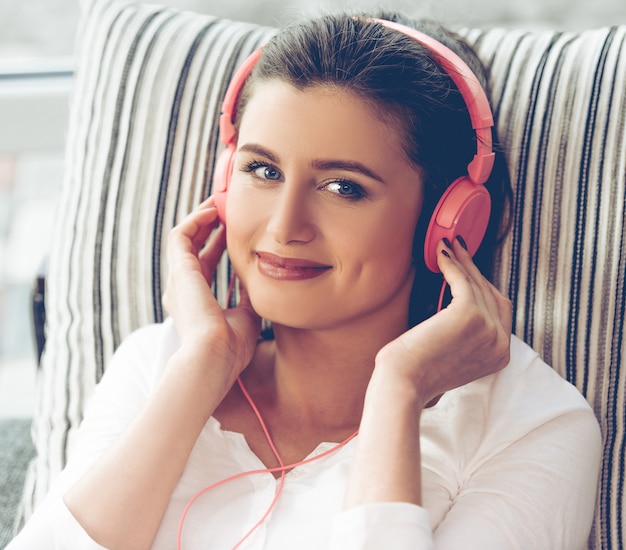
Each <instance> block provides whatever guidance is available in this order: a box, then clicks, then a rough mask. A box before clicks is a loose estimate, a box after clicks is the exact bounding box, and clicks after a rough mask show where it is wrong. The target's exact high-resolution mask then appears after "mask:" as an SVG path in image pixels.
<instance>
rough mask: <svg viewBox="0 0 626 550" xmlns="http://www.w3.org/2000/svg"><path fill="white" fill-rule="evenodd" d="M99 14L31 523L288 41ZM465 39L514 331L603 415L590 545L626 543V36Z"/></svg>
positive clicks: (57, 265) (69, 193)
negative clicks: (237, 72)
mask: <svg viewBox="0 0 626 550" xmlns="http://www.w3.org/2000/svg"><path fill="white" fill-rule="evenodd" d="M83 5H84V16H83V20H82V22H81V35H82V37H83V39H82V41H81V42H79V44H80V45H79V48H78V67H77V75H76V88H75V91H74V98H73V104H72V115H71V121H70V132H69V136H68V143H67V154H66V174H65V181H64V186H63V190H62V196H61V199H60V204H59V212H60V215H59V218H58V221H57V224H56V228H55V234H54V238H53V249H52V251H51V258H50V266H49V274H48V282H47V304H46V308H47V316H48V317H47V318H48V321H47V322H48V325H47V344H46V350H45V353H44V356H43V358H42V366H41V374H40V384H39V402H38V411H37V414H36V418H35V420H34V423H33V433H34V439H35V443H36V446H37V450H38V457H37V458H36V460H35V461H34V462H33V464H32V465H31V469H30V472H29V476H28V480H27V483H26V486H25V493H24V498H23V505H22V508H23V509H22V513H21V516H20V520H22V521H23V520H24V519H25V518H27V517H28V516H29V515H30V513H31V512H32V508H33V506H34V505H35V504H36V503H37V502H39V501H40V500H41V498H42V496H43V495H44V494H45V492H46V490H47V488H48V485H49V482H50V479H51V478H52V477H53V476H54V475H55V474H56V473H57V472H58V471H59V470H60V469H61V468H62V466H63V464H64V463H65V459H66V451H67V448H68V446H69V445H71V441H72V438H73V436H74V433H75V430H76V428H77V426H78V424H79V422H80V420H81V418H82V412H83V407H84V404H85V400H86V399H87V398H88V396H89V394H90V393H91V391H92V389H93V387H94V385H95V383H96V382H97V380H98V379H99V378H100V376H101V374H102V372H103V370H104V368H105V365H106V363H107V360H108V358H109V357H110V356H111V354H112V353H113V351H114V350H115V348H116V347H117V346H118V344H119V343H120V341H121V340H122V339H123V338H124V337H125V336H126V335H127V334H128V333H129V332H131V331H132V330H134V329H135V328H137V327H139V326H142V325H145V324H147V323H151V322H154V321H160V320H161V319H162V317H163V311H162V309H161V293H162V291H163V284H164V281H165V278H164V274H165V265H164V263H163V261H162V257H161V251H162V249H163V247H164V244H165V243H164V239H165V236H166V235H167V232H168V230H169V229H170V228H171V227H172V226H173V225H174V224H175V223H176V221H177V220H178V219H180V218H181V217H182V216H183V215H185V214H186V213H187V212H188V211H190V210H191V209H192V208H193V206H194V205H195V204H197V203H198V202H200V201H201V200H202V199H203V198H204V197H206V196H207V195H209V193H210V185H211V174H212V172H213V164H214V159H215V152H216V150H217V149H218V147H219V142H218V140H217V119H218V114H219V109H220V100H221V97H222V96H223V94H224V91H225V88H226V86H227V83H228V80H229V77H230V75H231V74H232V71H233V68H234V67H235V66H236V65H238V64H239V63H240V62H241V61H242V60H243V59H244V58H245V57H246V56H247V55H248V54H249V53H250V52H251V51H252V50H254V49H255V48H256V47H257V46H258V45H259V44H261V43H263V42H265V41H266V40H267V39H268V38H269V37H270V36H271V34H272V33H273V32H274V30H273V29H268V28H262V27H259V26H256V25H252V24H246V23H236V22H229V21H225V20H219V19H215V18H212V17H209V16H203V15H198V14H192V13H185V12H179V11H176V10H172V9H166V8H162V7H159V6H150V5H146V4H135V3H131V2H128V1H126V0H94V1H92V2H91V3H89V2H83ZM465 34H466V36H467V37H468V39H469V40H470V42H472V43H474V44H475V45H476V47H477V49H478V51H479V54H480V56H481V58H482V59H483V60H484V62H485V64H486V65H487V66H488V67H489V69H490V71H491V86H492V93H493V104H494V107H495V111H496V115H497V117H498V120H499V122H498V131H499V135H500V138H501V141H502V143H503V146H504V148H505V151H506V153H507V158H508V160H509V167H510V170H511V174H512V177H513V183H514V186H515V190H516V201H515V208H514V219H513V227H512V231H511V233H510V235H509V237H508V239H507V241H506V242H505V245H504V247H503V250H502V252H501V254H500V257H499V262H498V266H497V269H496V273H495V274H494V279H495V281H497V282H498V284H499V285H500V287H501V288H502V289H503V290H504V291H505V292H507V293H508V294H509V295H510V296H511V298H512V300H513V302H514V305H515V330H516V333H517V334H518V335H519V336H521V337H522V338H524V339H525V340H526V341H528V342H529V343H530V344H531V345H532V346H533V347H535V349H537V350H538V351H539V352H540V353H541V354H542V355H543V357H544V358H545V359H546V360H547V362H548V363H550V364H552V365H554V367H555V369H557V370H558V372H559V373H561V374H562V375H563V376H564V377H566V378H568V379H569V380H571V381H572V382H573V383H574V384H576V385H577V386H578V387H579V388H580V390H581V391H582V392H583V393H584V394H585V395H586V396H587V398H588V400H589V402H590V403H591V404H592V406H593V407H594V408H595V411H596V413H597V416H598V419H599V420H600V422H601V425H602V430H603V434H604V438H605V460H604V466H603V470H602V478H601V494H600V497H599V500H598V505H597V515H596V521H595V523H594V530H593V532H592V537H591V539H590V548H610V547H614V548H619V547H624V546H626V538H624V534H623V533H622V530H621V524H622V516H621V514H622V510H621V507H620V502H621V496H622V494H623V493H624V487H623V482H624V475H623V474H624V470H623V469H624V395H623V392H624V389H625V388H626V381H625V380H624V377H625V376H626V375H625V374H624V373H621V372H620V364H621V357H622V352H623V351H624V348H623V346H624V339H623V333H624V306H625V303H624V302H625V299H624V296H625V294H624V272H625V268H626V265H625V263H626V254H625V252H626V251H625V248H624V247H625V246H626V239H624V203H625V173H626V143H625V136H624V131H625V128H626V119H625V118H626V115H625V113H626V105H625V104H624V103H625V93H624V90H625V89H626V88H625V82H624V79H625V78H626V66H625V65H626V46H624V39H625V36H626V28H617V29H603V30H597V31H588V32H582V33H556V32H537V33H531V32H522V31H513V30H500V29H496V30H490V31H481V30H468V31H465ZM592 151H593V152H594V154H593V156H592V155H591V153H592ZM228 269H229V268H228V265H227V263H226V262H224V263H223V264H222V265H221V266H220V270H219V273H218V276H217V277H216V283H215V287H216V292H217V293H218V296H219V297H220V299H223V298H224V296H223V295H224V289H225V285H224V284H223V283H224V281H226V280H227V279H228ZM620 376H621V378H620Z"/></svg>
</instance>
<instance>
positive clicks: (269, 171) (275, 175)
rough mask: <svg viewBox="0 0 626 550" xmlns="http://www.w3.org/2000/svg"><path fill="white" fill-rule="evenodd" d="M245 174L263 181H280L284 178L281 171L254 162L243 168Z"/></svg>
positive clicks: (264, 163)
mask: <svg viewBox="0 0 626 550" xmlns="http://www.w3.org/2000/svg"><path fill="white" fill-rule="evenodd" d="M243 171H244V172H248V173H251V174H253V175H254V176H255V177H256V178H259V179H261V180H270V181H278V180H280V179H281V178H282V174H281V173H280V171H279V170H278V169H277V168H275V167H274V166H272V165H271V164H268V163H266V162H261V161H257V160H253V161H251V162H249V163H247V164H246V165H245V166H244V167H243Z"/></svg>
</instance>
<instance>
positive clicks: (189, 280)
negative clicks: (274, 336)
mask: <svg viewBox="0 0 626 550" xmlns="http://www.w3.org/2000/svg"><path fill="white" fill-rule="evenodd" d="M225 235H226V232H225V228H224V226H223V225H220V224H219V220H218V217H217V209H216V207H215V205H214V202H213V198H212V197H210V198H209V199H207V200H206V201H205V202H203V203H201V204H200V205H199V206H198V207H197V208H196V209H195V210H193V211H192V212H191V213H190V214H188V215H187V216H186V217H185V218H184V219H183V220H182V221H181V222H180V223H179V224H178V225H177V226H176V227H174V228H173V229H172V231H171V232H170V236H169V241H168V249H167V257H168V263H169V274H168V281H167V288H166V291H165V293H164V295H163V305H164V306H165V308H166V309H167V311H168V312H169V314H170V315H171V317H172V318H173V320H174V324H175V326H176V329H177V332H178V334H179V338H180V341H181V353H188V354H190V355H189V356H190V357H191V356H193V357H194V359H198V358H200V359H201V360H203V359H204V358H206V361H205V364H210V365H223V366H224V367H228V368H229V369H231V371H230V373H229V376H228V382H229V383H230V384H232V383H234V381H235V380H236V378H237V376H238V375H239V374H240V373H241V371H242V370H243V369H244V368H245V367H246V366H247V365H248V364H249V362H250V360H251V359H252V356H253V354H254V351H255V348H256V343H257V339H258V336H259V332H260V326H261V323H260V318H259V316H258V315H257V314H256V312H255V311H254V309H253V308H252V306H251V304H250V300H249V299H248V295H247V292H246V291H245V289H244V288H242V287H240V303H239V305H238V306H237V307H235V308H232V309H227V310H223V309H222V308H221V306H220V305H219V303H218V302H217V300H216V299H215V297H214V295H213V292H212V290H211V281H212V279H213V275H214V273H215V269H216V267H217V264H218V262H219V260H220V258H221V256H222V254H223V253H224V250H225V248H226V236H225Z"/></svg>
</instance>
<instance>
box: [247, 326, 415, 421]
mask: <svg viewBox="0 0 626 550" xmlns="http://www.w3.org/2000/svg"><path fill="white" fill-rule="evenodd" d="M405 330H406V315H405V314H402V315H399V316H398V318H397V319H396V320H390V319H388V318H386V319H376V320H375V322H369V323H367V322H358V323H352V324H349V325H347V326H343V327H341V328H337V327H333V328H332V329H328V330H304V329H296V328H292V327H285V326H281V325H275V326H274V334H275V340H274V342H273V344H270V345H269V346H268V350H269V351H266V352H265V353H262V354H261V361H260V364H261V365H263V366H262V367H261V368H260V369H258V370H257V373H258V374H260V378H257V376H256V375H255V376H254V379H253V380H251V384H254V385H257V384H260V385H262V386H263V388H259V389H260V390H261V395H262V396H263V395H264V396H266V397H268V398H269V400H270V404H271V406H272V408H274V409H275V410H277V411H288V414H285V416H288V417H289V418H292V419H293V420H294V422H297V423H299V425H300V426H302V425H309V426H310V427H311V428H312V429H324V428H328V429H331V430H350V429H353V428H354V429H356V426H358V424H359V421H360V418H361V413H362V409H363V400H364V397H365V391H366V389H367V385H368V383H369V380H370V377H371V375H372V371H373V369H374V361H375V358H376V354H377V353H378V351H379V350H380V349H381V348H382V347H383V346H384V345H385V344H387V343H388V342H389V341H391V340H392V339H394V338H396V337H397V336H399V335H400V334H401V333H402V332H404V331H405ZM255 370H256V369H255ZM250 374H252V373H250ZM266 406H267V405H266Z"/></svg>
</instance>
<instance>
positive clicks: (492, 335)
mask: <svg viewBox="0 0 626 550" xmlns="http://www.w3.org/2000/svg"><path fill="white" fill-rule="evenodd" d="M438 262H439V267H440V269H441V272H442V274H443V275H444V277H445V278H446V281H447V282H448V284H449V286H450V291H451V294H452V301H451V302H450V304H449V305H448V306H447V307H446V308H444V309H442V310H441V311H439V312H438V313H437V314H435V315H433V316H432V317H431V318H429V319H427V320H426V321H423V322H422V323H420V324H419V325H417V326H415V327H413V328H412V329H410V330H409V331H407V332H405V333H404V334H402V335H401V336H400V337H399V338H397V339H395V340H393V341H392V342H390V343H389V344H387V345H386V346H385V347H383V348H382V349H381V351H380V352H379V353H378V355H377V359H376V369H375V373H374V374H375V375H376V376H379V375H381V374H383V376H385V377H387V376H390V377H396V379H399V380H400V382H401V383H408V384H410V385H412V386H413V387H414V388H415V390H416V391H417V392H418V395H419V401H420V402H421V403H422V404H423V405H426V404H427V403H429V402H431V401H432V400H433V399H435V398H437V396H440V395H441V394H443V393H445V392H446V391H449V390H452V389H454V388H457V387H460V386H462V385H465V384H467V383H469V382H472V381H474V380H477V379H478V378H482V377H483V376H486V375H489V374H492V373H495V372H497V371H498V370H500V369H502V368H504V367H505V366H506V365H507V364H508V362H509V349H510V338H511V302H510V300H508V299H507V298H506V297H504V296H503V295H502V294H501V293H500V292H499V291H498V290H497V289H496V288H495V287H494V286H493V285H492V284H491V283H490V282H489V281H488V280H487V279H486V278H485V277H484V276H483V275H482V274H481V273H480V271H479V270H478V268H477V267H476V265H475V264H474V263H473V261H472V258H471V256H470V255H469V253H468V252H467V251H466V250H465V248H464V247H463V246H462V245H461V243H460V242H459V241H456V240H455V242H454V243H451V246H450V247H448V246H446V245H445V244H444V243H440V245H439V251H438ZM381 370H382V371H383V372H377V371H381Z"/></svg>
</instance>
